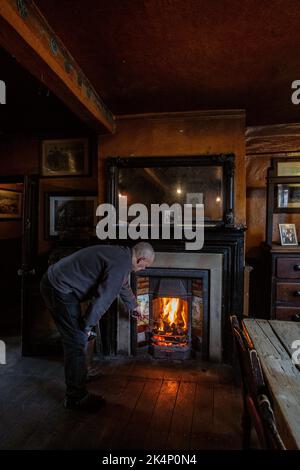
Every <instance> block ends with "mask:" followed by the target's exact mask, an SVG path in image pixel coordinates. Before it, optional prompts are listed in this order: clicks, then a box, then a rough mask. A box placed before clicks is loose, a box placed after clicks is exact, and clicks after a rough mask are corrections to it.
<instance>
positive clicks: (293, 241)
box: [278, 224, 298, 246]
mask: <svg viewBox="0 0 300 470" xmlns="http://www.w3.org/2000/svg"><path fill="white" fill-rule="evenodd" d="M278 225H279V232H280V241H281V245H282V246H297V245H298V239H297V232H296V226H295V224H278Z"/></svg>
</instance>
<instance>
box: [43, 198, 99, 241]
mask: <svg viewBox="0 0 300 470" xmlns="http://www.w3.org/2000/svg"><path fill="white" fill-rule="evenodd" d="M97 205H98V198H97V195H96V194H88V193H81V194H78V193H46V207H45V222H46V224H45V231H46V233H45V237H46V239H51V238H64V239H68V238H81V237H83V236H87V237H92V236H94V235H95V233H96V209H97Z"/></svg>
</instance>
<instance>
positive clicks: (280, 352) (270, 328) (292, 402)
mask: <svg viewBox="0 0 300 470" xmlns="http://www.w3.org/2000/svg"><path fill="white" fill-rule="evenodd" d="M243 325H244V328H245V329H246V331H247V332H248V334H249V336H250V338H251V340H252V342H253V345H254V348H255V349H256V350H257V353H258V355H259V358H260V361H261V365H262V368H263V372H264V376H265V380H266V383H267V386H268V389H269V392H270V395H271V397H272V400H273V408H274V414H275V418H276V423H277V427H278V430H279V432H280V435H281V438H282V440H283V442H284V444H285V446H286V448H287V449H300V366H299V365H296V364H293V362H292V354H293V353H295V351H297V350H299V349H300V323H296V322H291V321H279V320H269V321H268V320H257V319H253V318H251V319H250V318H249V319H245V320H244V321H243ZM295 340H299V344H298V346H297V348H295V349H293V348H292V343H293V341H295ZM298 360H299V361H300V354H299V355H298Z"/></svg>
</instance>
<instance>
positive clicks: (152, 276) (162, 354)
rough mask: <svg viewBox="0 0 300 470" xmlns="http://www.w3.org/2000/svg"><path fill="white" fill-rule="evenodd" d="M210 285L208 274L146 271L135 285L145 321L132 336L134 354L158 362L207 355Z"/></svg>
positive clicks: (183, 271)
mask: <svg viewBox="0 0 300 470" xmlns="http://www.w3.org/2000/svg"><path fill="white" fill-rule="evenodd" d="M208 281H209V275H208V271H206V270H198V269H197V270H185V269H163V268H162V269H151V268H149V269H147V270H146V271H143V272H142V274H138V273H137V274H136V275H135V276H134V280H133V284H134V288H135V291H136V295H137V300H138V302H139V304H140V306H141V309H142V312H143V319H142V320H139V321H138V322H137V324H136V325H135V329H134V330H135V334H134V335H133V336H132V341H133V345H132V346H133V349H134V352H135V353H138V352H140V351H142V352H144V351H145V350H146V351H148V352H149V353H150V354H152V355H153V356H154V357H155V358H157V359H165V358H171V359H187V358H189V357H191V355H193V354H196V353H198V354H201V356H202V357H207V354H208V328H209V325H208V302H209V300H208V299H209V296H208Z"/></svg>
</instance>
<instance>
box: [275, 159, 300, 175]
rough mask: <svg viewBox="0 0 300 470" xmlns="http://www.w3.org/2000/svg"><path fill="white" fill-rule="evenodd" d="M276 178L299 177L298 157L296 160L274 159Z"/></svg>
mask: <svg viewBox="0 0 300 470" xmlns="http://www.w3.org/2000/svg"><path fill="white" fill-rule="evenodd" d="M274 160H275V164H276V176H282V177H285V176H287V177H297V176H300V156H298V157H296V158H276V159H274Z"/></svg>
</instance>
